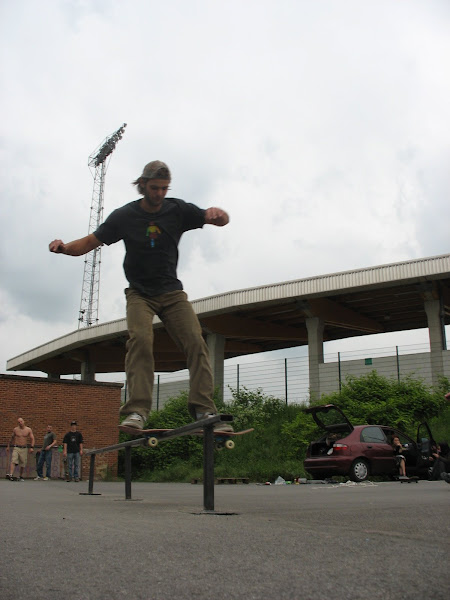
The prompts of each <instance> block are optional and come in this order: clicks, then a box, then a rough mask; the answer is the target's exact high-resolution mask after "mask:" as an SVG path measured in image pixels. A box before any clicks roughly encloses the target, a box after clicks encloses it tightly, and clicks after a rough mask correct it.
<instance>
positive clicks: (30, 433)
mask: <svg viewBox="0 0 450 600" xmlns="http://www.w3.org/2000/svg"><path fill="white" fill-rule="evenodd" d="M28 435H29V436H30V442H31V446H30V452H33V451H34V434H33V430H32V429H31V427H30V432H29V433H28Z"/></svg>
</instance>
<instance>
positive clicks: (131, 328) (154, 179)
mask: <svg viewBox="0 0 450 600" xmlns="http://www.w3.org/2000/svg"><path fill="white" fill-rule="evenodd" d="M170 181H171V174H170V171H169V168H168V167H167V165H166V164H165V163H163V162H161V161H159V160H155V161H153V162H150V163H148V164H147V165H146V166H145V167H144V170H143V172H142V175H141V176H140V177H139V178H138V179H136V181H134V182H133V185H135V186H136V187H137V190H138V192H139V193H140V194H142V198H140V199H138V200H135V201H133V202H130V203H128V204H125V205H124V206H122V207H121V208H118V209H117V210H115V211H113V212H112V213H111V214H110V215H109V217H108V218H107V219H106V221H105V222H104V223H102V224H101V225H100V227H99V228H98V229H97V230H96V231H95V232H94V233H91V234H90V235H88V236H86V237H84V238H81V239H79V240H74V241H72V242H69V243H68V244H65V243H64V242H63V241H62V240H54V241H53V242H51V243H50V245H49V249H50V252H56V253H60V254H68V255H70V256H80V255H82V254H87V253H88V252H90V251H91V250H93V249H94V248H97V247H98V246H100V245H101V244H107V245H110V244H114V243H115V242H118V241H119V240H123V241H124V243H125V250H126V253H125V260H124V263H123V266H124V271H125V275H126V278H127V280H128V282H129V284H130V286H129V287H128V288H127V289H126V290H125V295H126V300H127V324H128V333H129V339H128V341H127V354H126V359H125V371H126V374H127V384H128V392H129V394H128V401H127V402H126V404H124V405H123V406H122V407H121V409H120V414H121V415H123V416H125V417H126V418H125V420H124V421H123V422H122V425H127V426H128V427H134V428H136V429H143V427H144V424H145V421H146V420H147V417H148V415H149V412H150V410H151V406H152V393H153V381H154V357H153V317H154V316H155V315H158V316H159V318H160V319H161V321H162V322H163V324H164V326H165V328H166V330H167V332H168V333H169V335H170V336H171V337H172V339H173V340H174V341H175V342H176V344H177V345H178V347H179V348H180V349H182V350H183V351H184V353H185V355H186V359H187V366H188V369H189V378H190V391H189V398H188V408H189V412H190V414H191V416H192V417H193V419H194V420H198V419H202V418H205V417H207V416H211V415H215V414H217V408H216V406H215V404H214V401H213V400H212V396H213V392H214V383H213V376H212V371H211V366H210V362H209V353H208V347H207V345H206V343H205V340H204V339H203V336H202V329H201V326H200V323H199V320H198V318H197V315H196V314H195V312H194V310H193V308H192V305H191V303H190V302H189V301H188V299H187V295H186V294H185V292H184V291H183V285H182V283H181V281H180V280H179V279H178V277H177V264H178V244H179V241H180V238H181V236H182V234H183V233H184V232H186V231H189V230H191V229H200V228H202V227H203V226H204V225H205V224H209V225H216V226H217V227H223V226H224V225H227V224H228V222H229V217H228V214H227V213H226V212H225V211H224V210H222V209H220V208H214V207H212V208H207V209H206V210H204V209H201V208H199V207H198V206H195V205H194V204H189V203H187V202H185V201H184V200H179V199H177V198H166V194H167V191H168V190H169V184H170ZM216 429H222V430H226V431H232V428H231V427H230V426H229V425H228V424H226V423H219V424H217V425H216Z"/></svg>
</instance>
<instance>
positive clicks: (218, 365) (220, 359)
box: [206, 333, 225, 400]
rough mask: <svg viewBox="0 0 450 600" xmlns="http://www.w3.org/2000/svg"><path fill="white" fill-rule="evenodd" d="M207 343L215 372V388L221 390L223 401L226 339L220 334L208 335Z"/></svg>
mask: <svg viewBox="0 0 450 600" xmlns="http://www.w3.org/2000/svg"><path fill="white" fill-rule="evenodd" d="M206 343H207V345H208V350H209V360H210V362H211V369H212V372H213V380H214V387H215V388H218V390H219V398H220V399H221V400H223V379H224V377H223V363H224V356H225V337H224V336H223V335H220V334H218V333H208V335H207V336H206Z"/></svg>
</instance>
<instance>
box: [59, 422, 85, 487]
mask: <svg viewBox="0 0 450 600" xmlns="http://www.w3.org/2000/svg"><path fill="white" fill-rule="evenodd" d="M82 455H83V436H82V434H81V433H80V432H79V431H77V422H76V421H71V423H70V431H68V432H67V433H66V435H65V436H64V438H63V457H64V459H67V466H68V471H69V475H68V477H67V479H66V481H72V480H73V481H76V482H78V481H80V466H81V457H82Z"/></svg>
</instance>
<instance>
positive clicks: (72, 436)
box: [63, 431, 83, 454]
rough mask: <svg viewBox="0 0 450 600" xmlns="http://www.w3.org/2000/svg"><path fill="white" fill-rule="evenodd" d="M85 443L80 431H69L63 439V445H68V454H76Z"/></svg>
mask: <svg viewBox="0 0 450 600" xmlns="http://www.w3.org/2000/svg"><path fill="white" fill-rule="evenodd" d="M82 443H83V436H82V435H81V433H80V432H79V431H69V432H67V433H66V435H65V436H64V439H63V444H67V453H68V454H74V453H76V452H79V451H80V444H82Z"/></svg>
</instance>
